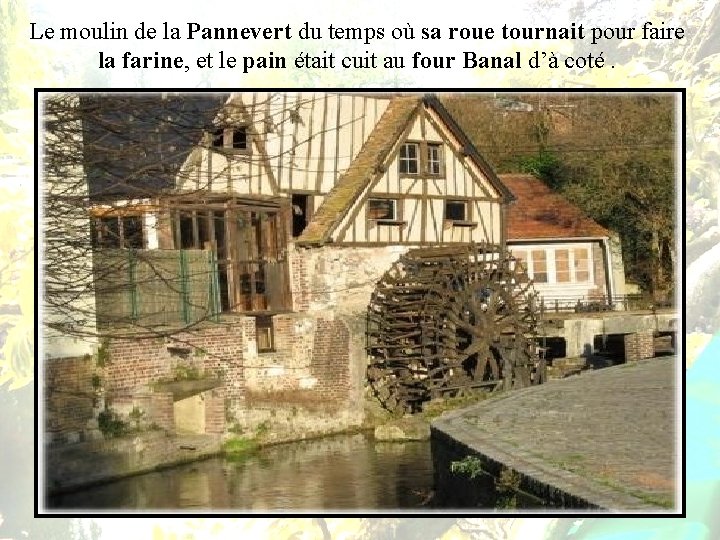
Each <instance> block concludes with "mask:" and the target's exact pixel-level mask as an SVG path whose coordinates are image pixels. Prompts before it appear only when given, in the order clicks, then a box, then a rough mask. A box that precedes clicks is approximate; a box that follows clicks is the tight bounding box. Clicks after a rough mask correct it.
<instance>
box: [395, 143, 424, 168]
mask: <svg viewBox="0 0 720 540" xmlns="http://www.w3.org/2000/svg"><path fill="white" fill-rule="evenodd" d="M411 146H412V147H414V148H415V157H408V155H404V154H405V149H406V148H409V147H411ZM410 163H415V172H410V171H409V168H410V167H409V165H410ZM403 164H407V169H408V170H403ZM421 165H422V164H421V160H420V143H419V142H404V143H402V145H401V146H400V152H399V153H398V171H399V172H400V174H407V175H412V176H419V175H420V173H421Z"/></svg>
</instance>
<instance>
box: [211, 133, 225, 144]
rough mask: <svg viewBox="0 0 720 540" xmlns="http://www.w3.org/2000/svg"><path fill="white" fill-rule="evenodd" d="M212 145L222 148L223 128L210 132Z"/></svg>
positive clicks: (223, 141)
mask: <svg viewBox="0 0 720 540" xmlns="http://www.w3.org/2000/svg"><path fill="white" fill-rule="evenodd" d="M211 144H212V146H213V147H214V148H222V147H223V146H225V130H224V129H216V130H215V131H213V132H212V142H211Z"/></svg>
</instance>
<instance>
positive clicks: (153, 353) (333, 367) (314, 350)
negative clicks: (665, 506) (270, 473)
mask: <svg viewBox="0 0 720 540" xmlns="http://www.w3.org/2000/svg"><path fill="white" fill-rule="evenodd" d="M406 250H407V248H406V247H385V248H337V247H324V248H320V249H292V248H291V250H290V269H291V287H292V290H293V302H294V306H295V308H296V310H298V311H296V312H294V313H287V314H277V315H274V316H273V327H274V340H275V348H274V350H273V351H271V352H262V353H260V352H258V350H257V341H256V334H255V331H256V329H255V318H254V317H242V316H238V317H236V318H232V319H229V322H224V323H221V324H211V323H204V324H201V325H198V327H197V328H195V329H193V330H190V331H185V332H182V333H179V334H176V335H172V336H169V337H155V338H149V339H142V340H138V339H112V340H110V341H109V342H108V343H107V345H106V350H107V355H108V357H109V360H108V361H107V363H106V365H105V366H104V368H103V369H102V370H100V376H101V378H102V381H103V386H104V391H105V393H106V396H107V400H108V404H109V405H110V406H111V407H113V408H115V409H116V410H118V411H119V412H121V413H122V414H125V415H127V414H128V413H129V412H130V411H131V410H132V408H133V407H140V408H141V409H143V410H144V411H145V412H146V413H147V415H146V417H145V419H146V421H147V422H148V423H155V424H158V425H159V426H161V427H163V428H166V429H170V430H171V429H173V428H174V425H175V423H174V411H173V404H172V395H171V394H163V393H159V392H154V391H153V385H154V383H156V382H157V381H158V380H161V379H164V380H171V379H174V378H175V377H176V376H177V374H178V372H179V368H183V367H184V368H194V369H197V370H198V371H200V372H203V373H205V374H208V375H214V376H219V377H221V378H223V379H224V382H225V384H224V385H223V386H222V387H220V388H216V389H214V390H212V391H208V392H205V393H204V394H203V397H204V398H205V401H204V407H205V430H206V432H208V433H220V432H222V431H224V429H225V428H226V425H225V423H226V416H229V417H230V418H231V421H232V417H233V416H234V417H235V418H238V417H246V418H251V417H253V415H252V414H246V413H247V412H248V408H249V407H252V406H253V405H252V404H251V403H250V401H251V400H249V398H248V396H249V395H250V394H252V395H253V397H254V398H255V400H256V401H255V404H256V405H257V403H258V401H257V399H258V397H260V398H263V399H264V401H263V406H268V404H270V405H271V406H272V405H273V404H276V405H277V406H278V407H282V406H286V405H288V403H290V404H294V403H296V400H297V398H298V397H300V398H302V399H301V401H302V403H303V404H305V405H309V406H311V407H314V406H325V405H327V404H333V406H336V407H338V408H339V409H342V410H343V411H347V412H348V414H346V415H345V416H343V418H345V417H347V418H352V422H356V421H357V419H358V418H359V417H361V414H362V404H361V396H362V388H363V385H364V380H365V364H366V356H365V351H364V324H355V323H352V324H351V323H348V321H349V320H353V321H355V319H357V320H360V319H362V318H363V317H364V313H365V310H366V308H367V305H368V302H369V299H370V295H371V293H372V291H373V289H374V287H375V284H376V282H377V280H378V279H379V278H380V277H381V276H382V274H383V273H384V272H385V271H386V270H388V269H389V268H390V267H391V265H392V263H393V262H394V261H396V260H397V259H398V258H399V257H400V255H401V254H402V253H403V252H405V251H406ZM92 364H93V361H92V360H91V361H90V365H92ZM66 376H67V377H70V373H68V374H67V375H66ZM84 377H85V378H86V380H87V384H90V382H91V375H89V374H86V375H84ZM89 403H90V407H89V408H88V407H87V406H86V407H85V409H84V412H83V414H84V418H88V417H91V416H92V407H91V405H92V402H91V400H90V401H89ZM290 406H291V410H292V407H293V406H294V405H290ZM51 408H53V409H57V408H58V407H57V406H56V405H54V404H53V405H52V407H51ZM338 408H336V409H334V410H336V411H338V410H339V409H338ZM357 411H359V412H358V413H357V414H355V413H356V412H357ZM351 412H352V414H350V413H351ZM78 414H79V413H78ZM308 418H310V417H308ZM293 421H294V422H296V423H298V422H299V421H298V420H297V419H295V420H293ZM348 421H350V420H348ZM309 422H310V423H311V424H312V422H314V420H312V421H309ZM80 424H81V422H80V423H79V424H78V426H79V425H80ZM298 425H299V424H298ZM335 427H336V428H338V427H340V426H335ZM323 429H324V428H323Z"/></svg>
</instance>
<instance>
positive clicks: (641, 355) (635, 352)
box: [625, 330, 655, 362]
mask: <svg viewBox="0 0 720 540" xmlns="http://www.w3.org/2000/svg"><path fill="white" fill-rule="evenodd" d="M654 356H655V342H654V333H653V331H652V330H647V331H644V332H637V333H635V334H627V335H626V336H625V361H626V362H634V361H637V360H643V359H645V358H652V357H654Z"/></svg>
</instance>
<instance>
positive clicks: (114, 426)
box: [98, 409, 127, 439]
mask: <svg viewBox="0 0 720 540" xmlns="http://www.w3.org/2000/svg"><path fill="white" fill-rule="evenodd" d="M98 428H99V429H100V432H101V433H102V434H103V436H104V437H105V438H106V439H112V438H114V437H120V436H121V435H123V434H124V433H125V432H126V431H127V423H126V422H124V421H123V420H122V418H120V415H119V414H118V413H116V412H115V411H113V410H112V409H105V410H104V411H102V412H101V413H100V414H98Z"/></svg>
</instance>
